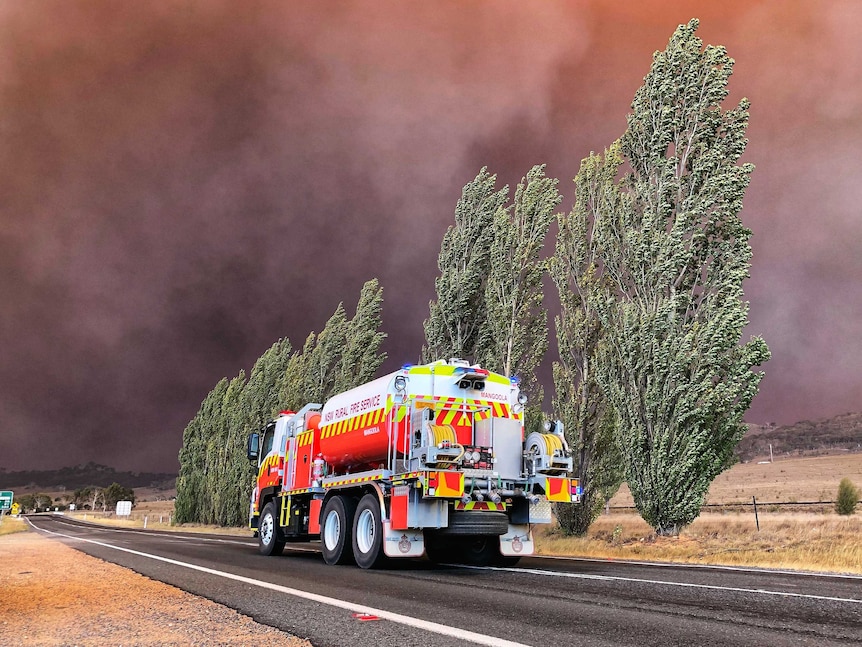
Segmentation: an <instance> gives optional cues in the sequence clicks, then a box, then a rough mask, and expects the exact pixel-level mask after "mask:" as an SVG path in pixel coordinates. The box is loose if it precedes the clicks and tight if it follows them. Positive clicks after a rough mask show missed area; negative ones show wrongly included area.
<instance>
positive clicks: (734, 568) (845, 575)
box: [531, 555, 862, 580]
mask: <svg viewBox="0 0 862 647" xmlns="http://www.w3.org/2000/svg"><path fill="white" fill-rule="evenodd" d="M531 557H533V558H537V559H548V560H561V561H571V562H591V563H594V564H631V565H632V566H656V567H658V568H691V569H714V570H718V571H736V572H739V573H760V574H764V573H765V574H767V575H769V574H772V575H799V576H803V577H830V578H838V579H844V580H862V575H854V574H852V573H825V572H822V571H791V570H786V569H778V568H755V567H753V566H727V565H722V564H685V563H682V562H643V561H638V560H634V559H600V558H598V557H565V556H562V555H531Z"/></svg>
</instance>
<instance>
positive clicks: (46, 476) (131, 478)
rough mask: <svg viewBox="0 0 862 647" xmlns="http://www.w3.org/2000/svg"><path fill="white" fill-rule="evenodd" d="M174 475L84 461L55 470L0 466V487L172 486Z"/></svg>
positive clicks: (70, 488) (175, 477)
mask: <svg viewBox="0 0 862 647" xmlns="http://www.w3.org/2000/svg"><path fill="white" fill-rule="evenodd" d="M176 479H177V475H176V474H169V473H160V472H118V471H116V470H115V469H114V468H112V467H107V466H105V465H98V464H96V463H87V464H86V465H77V466H75V467H64V468H62V469H58V470H30V471H27V470H24V471H20V472H7V471H5V470H0V488H15V487H27V486H37V487H39V488H42V489H46V490H48V489H56V488H64V489H66V490H76V489H78V488H82V487H90V486H93V487H108V486H109V485H111V483H119V484H120V485H122V486H123V487H128V488H145V487H152V488H173V487H174V484H175V482H176Z"/></svg>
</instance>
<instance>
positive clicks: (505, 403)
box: [248, 359, 581, 568]
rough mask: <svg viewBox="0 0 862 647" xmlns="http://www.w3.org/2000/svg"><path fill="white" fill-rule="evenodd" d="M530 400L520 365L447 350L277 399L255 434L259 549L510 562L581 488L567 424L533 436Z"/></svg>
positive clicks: (372, 562) (528, 549)
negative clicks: (290, 405) (332, 387)
mask: <svg viewBox="0 0 862 647" xmlns="http://www.w3.org/2000/svg"><path fill="white" fill-rule="evenodd" d="M526 402H527V398H526V395H525V394H524V393H522V392H521V391H520V389H519V387H518V379H517V378H509V377H506V376H504V375H500V374H497V373H493V372H490V371H487V370H485V369H483V368H481V367H479V366H477V365H470V364H469V363H468V362H466V361H463V360H455V359H453V360H449V361H442V360H441V361H438V362H434V363H431V364H424V365H415V366H414V365H405V366H403V367H402V368H401V369H400V370H397V371H395V372H393V373H390V374H388V375H385V376H383V377H381V378H378V379H376V380H373V381H371V382H368V383H367V384H364V385H362V386H359V387H357V388H354V389H350V390H349V391H345V392H344V393H340V394H337V395H335V396H333V397H332V398H330V399H329V400H328V401H327V402H326V403H325V404H318V403H310V404H307V405H305V406H304V407H302V408H301V409H300V410H299V411H296V412H293V411H283V412H282V413H281V414H280V415H279V416H278V417H277V418H276V419H275V420H273V421H271V422H270V423H269V424H268V425H266V427H265V428H264V429H263V430H262V431H261V433H253V434H251V435H250V437H249V439H248V457H249V460H251V461H254V462H255V464H256V465H257V467H258V474H257V480H256V482H255V486H254V490H253V492H252V496H251V505H250V511H249V512H250V524H249V525H250V528H251V529H253V530H254V531H255V534H256V535H257V537H258V548H259V552H260V553H262V554H264V555H279V554H281V552H282V551H283V549H284V546H285V543H286V542H302V541H311V540H317V539H319V540H320V543H321V549H322V552H323V559H324V560H325V561H326V563H327V564H347V563H356V564H357V565H358V566H360V567H362V568H376V567H379V566H381V565H383V564H384V563H385V562H387V560H390V559H396V558H411V557H412V558H418V557H422V556H423V555H427V557H428V558H429V559H431V560H432V561H435V562H466V563H470V564H476V565H513V564H515V563H516V562H517V561H518V558H520V557H521V556H524V555H531V554H532V553H533V552H534V543H533V533H532V527H533V525H535V524H543V523H550V522H551V515H552V505H553V504H554V503H557V502H559V503H578V502H580V497H581V490H580V487H579V485H578V481H577V479H575V478H572V476H571V472H572V457H571V452H570V450H569V447H568V445H567V444H566V440H565V438H564V437H563V433H562V425H561V424H560V423H558V422H556V423H555V422H548V423H546V424H545V429H544V432H542V433H539V432H534V433H531V434H529V435H527V436H526V438H525V431H524V405H525V404H526Z"/></svg>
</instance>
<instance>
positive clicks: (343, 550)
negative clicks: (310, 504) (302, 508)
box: [320, 496, 356, 564]
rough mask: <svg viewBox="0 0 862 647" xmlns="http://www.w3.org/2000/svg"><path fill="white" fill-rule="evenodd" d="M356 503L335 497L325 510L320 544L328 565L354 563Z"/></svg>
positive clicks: (328, 502) (348, 499)
mask: <svg viewBox="0 0 862 647" xmlns="http://www.w3.org/2000/svg"><path fill="white" fill-rule="evenodd" d="M355 512H356V501H354V500H353V499H351V498H348V497H345V496H334V497H332V498H331V499H330V500H329V501H327V503H326V507H325V508H324V509H323V527H322V529H321V533H320V542H321V544H322V547H323V561H325V562H326V563H327V564H350V563H351V562H352V561H353V550H352V547H353V517H354V513H355Z"/></svg>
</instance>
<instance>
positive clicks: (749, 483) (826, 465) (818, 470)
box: [611, 454, 862, 507]
mask: <svg viewBox="0 0 862 647" xmlns="http://www.w3.org/2000/svg"><path fill="white" fill-rule="evenodd" d="M844 477H847V478H849V479H850V480H851V481H853V482H854V483H855V484H856V486H857V487H862V454H840V455H833V456H813V457H806V458H789V459H784V460H779V461H775V462H774V463H765V464H760V463H739V464H737V465H734V466H733V467H731V468H730V469H729V470H728V471H726V472H724V473H723V474H720V475H719V476H718V478H716V479H715V481H713V483H712V487H710V489H709V495H708V497H707V501H706V502H707V503H724V504H726V503H743V504H750V503H751V497H752V496H755V497H757V501H758V503H760V502H763V503H764V504H765V503H796V502H811V501H834V500H835V496H836V494H837V493H838V483H840V482H841V479H842V478H844ZM631 505H633V501H632V497H631V494H630V493H629V490H628V488H627V487H625V486H623V487H622V488H620V491H619V493H617V495H616V496H615V497H614V498H613V499H611V507H624V506H631Z"/></svg>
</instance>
